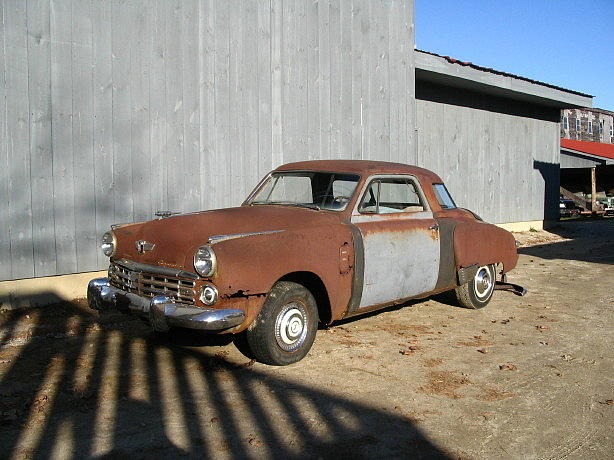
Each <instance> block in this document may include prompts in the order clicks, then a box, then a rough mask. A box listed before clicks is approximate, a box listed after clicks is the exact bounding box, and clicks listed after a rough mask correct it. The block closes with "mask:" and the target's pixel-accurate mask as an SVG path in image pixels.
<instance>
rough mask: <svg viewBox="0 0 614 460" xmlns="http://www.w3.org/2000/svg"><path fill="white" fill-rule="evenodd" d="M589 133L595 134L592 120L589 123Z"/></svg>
mask: <svg viewBox="0 0 614 460" xmlns="http://www.w3.org/2000/svg"><path fill="white" fill-rule="evenodd" d="M588 133H589V134H593V122H592V121H590V120H589V121H588Z"/></svg>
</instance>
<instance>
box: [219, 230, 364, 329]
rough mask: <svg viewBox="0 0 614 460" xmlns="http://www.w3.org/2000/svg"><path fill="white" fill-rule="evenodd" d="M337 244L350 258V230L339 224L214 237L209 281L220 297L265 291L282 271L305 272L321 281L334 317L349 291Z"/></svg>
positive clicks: (340, 311)
mask: <svg viewBox="0 0 614 460" xmlns="http://www.w3.org/2000/svg"><path fill="white" fill-rule="evenodd" d="M342 247H344V251H345V253H344V254H345V256H346V257H347V251H348V249H347V248H348V247H349V248H350V252H351V254H350V260H353V240H352V235H351V232H350V230H349V227H347V226H346V225H344V224H339V225H323V226H317V227H307V228H305V229H301V230H288V231H280V232H277V233H270V234H262V235H252V236H248V237H244V238H236V239H230V240H226V241H220V242H219V243H214V244H213V248H214V250H215V254H216V256H217V260H218V269H217V273H216V274H215V276H214V278H213V280H212V281H213V282H214V283H215V284H216V286H217V287H218V290H219V294H220V299H221V300H224V299H235V298H241V297H250V296H261V295H265V294H266V293H268V292H269V291H270V290H271V287H272V286H273V284H275V282H277V281H278V280H279V279H280V278H282V277H283V276H285V275H287V274H289V273H293V272H311V273H314V274H315V275H317V276H319V277H320V279H321V280H322V282H323V283H324V286H325V288H326V291H327V293H328V297H329V300H330V304H331V310H332V311H331V314H332V318H333V319H336V318H339V317H341V316H342V314H343V313H344V312H345V310H346V309H347V305H348V303H349V299H350V295H351V290H352V276H353V270H352V269H350V270H343V269H341V268H340V265H341V264H340V250H341V248H342ZM352 268H353V267H352ZM343 271H345V273H342V272H343Z"/></svg>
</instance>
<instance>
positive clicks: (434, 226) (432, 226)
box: [429, 224, 439, 230]
mask: <svg viewBox="0 0 614 460" xmlns="http://www.w3.org/2000/svg"><path fill="white" fill-rule="evenodd" d="M429 230H439V225H437V224H433V225H431V226H430V227H429Z"/></svg>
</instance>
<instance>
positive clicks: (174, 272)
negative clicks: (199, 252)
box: [113, 259, 198, 280]
mask: <svg viewBox="0 0 614 460" xmlns="http://www.w3.org/2000/svg"><path fill="white" fill-rule="evenodd" d="M113 262H114V263H115V264H117V265H121V266H123V267H125V268H127V269H128V270H132V271H135V272H145V273H154V274H157V275H166V276H174V277H177V278H188V279H192V280H197V279H198V275H197V274H196V273H192V272H188V271H186V270H181V269H179V268H172V267H161V266H159V265H150V264H142V263H140V262H134V261H132V260H128V259H118V260H114V261H113Z"/></svg>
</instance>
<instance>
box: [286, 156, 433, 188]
mask: <svg viewBox="0 0 614 460" xmlns="http://www.w3.org/2000/svg"><path fill="white" fill-rule="evenodd" d="M275 171H338V172H345V173H353V174H360V175H363V176H364V175H372V174H411V175H413V176H417V177H419V178H420V179H427V180H429V181H430V182H434V183H439V182H443V181H442V180H441V178H440V177H439V176H438V175H437V174H435V173H434V172H432V171H429V170H428V169H424V168H420V167H418V166H411V165H406V164H403V163H392V162H388V161H372V160H312V161H299V162H296V163H288V164H285V165H282V166H280V167H278V168H277V169H275Z"/></svg>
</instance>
